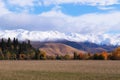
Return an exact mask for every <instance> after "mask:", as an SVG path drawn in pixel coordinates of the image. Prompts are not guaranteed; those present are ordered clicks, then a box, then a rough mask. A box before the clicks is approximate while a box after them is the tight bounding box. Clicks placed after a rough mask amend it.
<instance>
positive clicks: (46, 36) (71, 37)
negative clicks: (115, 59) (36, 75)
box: [0, 29, 120, 45]
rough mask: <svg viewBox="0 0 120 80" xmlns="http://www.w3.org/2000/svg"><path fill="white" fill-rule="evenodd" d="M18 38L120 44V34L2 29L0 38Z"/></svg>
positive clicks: (41, 40)
mask: <svg viewBox="0 0 120 80" xmlns="http://www.w3.org/2000/svg"><path fill="white" fill-rule="evenodd" d="M8 37H10V38H12V39H13V38H14V37H15V38H18V39H19V40H31V41H40V42H44V41H45V42H46V41H58V40H68V41H73V42H91V43H95V44H99V45H101V44H102V45H104V44H105V45H120V40H119V38H120V35H119V34H117V35H109V34H81V33H69V34H68V33H62V32H58V31H28V30H23V29H17V30H1V31H0V38H5V39H7V38H8Z"/></svg>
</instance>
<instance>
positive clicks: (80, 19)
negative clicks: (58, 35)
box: [0, 0, 120, 34]
mask: <svg viewBox="0 0 120 80" xmlns="http://www.w3.org/2000/svg"><path fill="white" fill-rule="evenodd" d="M0 12H1V13H0V30H14V29H25V30H29V31H32V30H34V31H60V32H65V33H67V32H78V33H82V34H89V33H109V34H111V33H114V34H115V33H117V34H118V33H119V31H120V19H119V18H120V1H119V0H89V1H88V0H0Z"/></svg>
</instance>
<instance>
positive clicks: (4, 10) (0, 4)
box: [0, 0, 10, 16]
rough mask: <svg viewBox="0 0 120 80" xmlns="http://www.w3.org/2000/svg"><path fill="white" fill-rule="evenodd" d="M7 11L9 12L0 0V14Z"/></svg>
mask: <svg viewBox="0 0 120 80" xmlns="http://www.w3.org/2000/svg"><path fill="white" fill-rule="evenodd" d="M8 13H10V11H9V10H8V9H7V8H6V7H5V4H4V2H3V1H2V0H0V16H2V15H4V14H8Z"/></svg>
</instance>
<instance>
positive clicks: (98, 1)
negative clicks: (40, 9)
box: [43, 0, 119, 6]
mask: <svg viewBox="0 0 120 80" xmlns="http://www.w3.org/2000/svg"><path fill="white" fill-rule="evenodd" d="M43 2H44V5H51V4H67V3H74V4H84V5H92V6H107V5H113V4H119V0H43Z"/></svg>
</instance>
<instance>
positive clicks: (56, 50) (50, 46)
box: [40, 43, 85, 55]
mask: <svg viewBox="0 0 120 80" xmlns="http://www.w3.org/2000/svg"><path fill="white" fill-rule="evenodd" d="M40 50H43V51H45V52H46V53H47V55H65V54H69V55H73V53H74V52H78V53H85V51H82V50H78V49H75V48H73V47H70V46H68V45H65V44H61V43H45V44H42V45H41V46H40Z"/></svg>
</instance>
